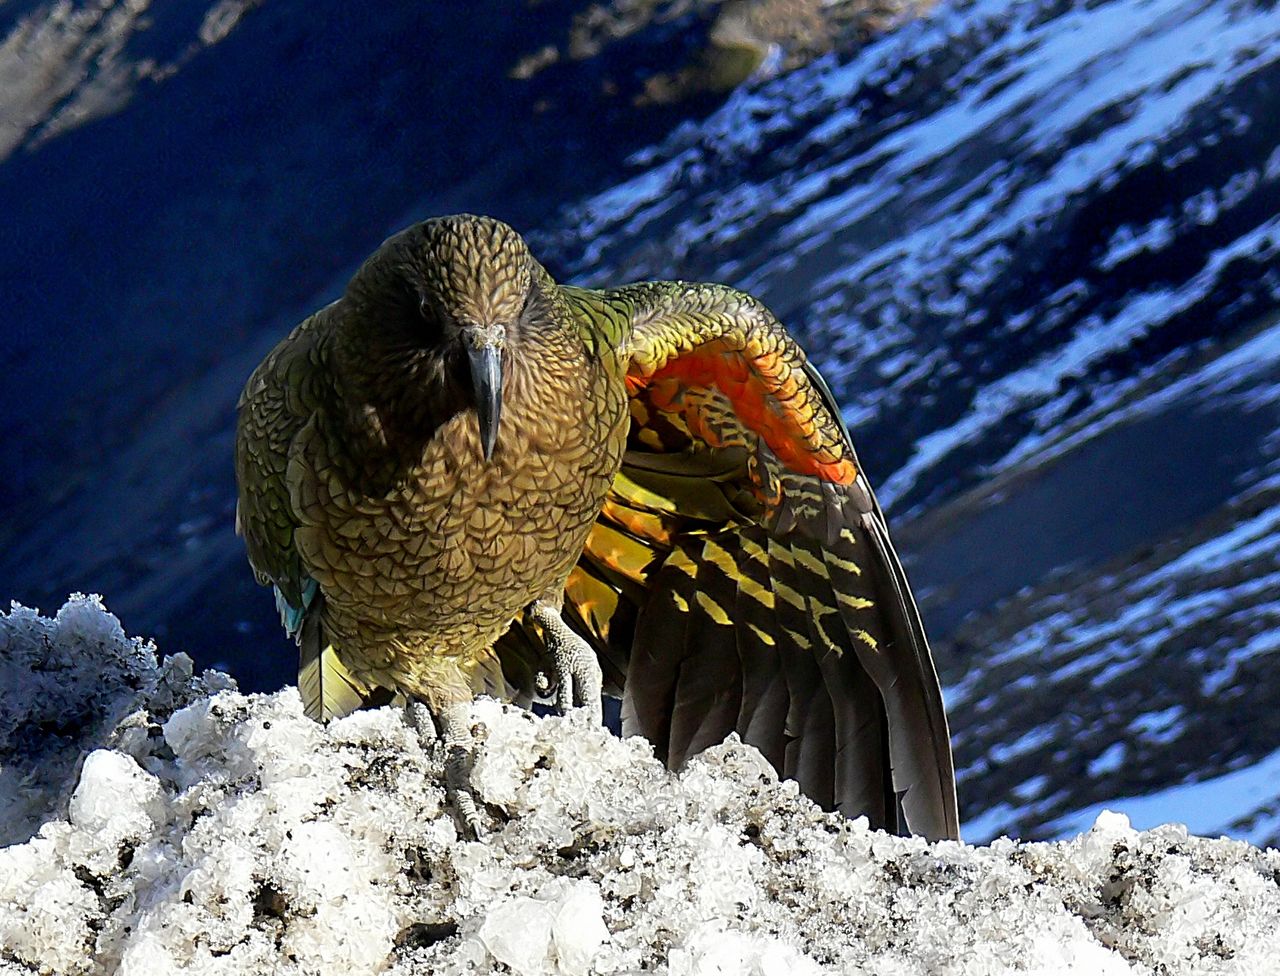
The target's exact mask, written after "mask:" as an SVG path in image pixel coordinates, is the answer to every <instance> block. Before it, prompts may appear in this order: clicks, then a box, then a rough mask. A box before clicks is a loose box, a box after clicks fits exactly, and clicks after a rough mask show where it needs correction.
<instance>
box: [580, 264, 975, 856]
mask: <svg viewBox="0 0 1280 976" xmlns="http://www.w3.org/2000/svg"><path fill="white" fill-rule="evenodd" d="M605 297H606V299H607V300H608V301H609V302H610V303H613V304H615V305H619V306H621V307H623V308H624V309H625V310H626V311H627V312H628V313H629V314H630V317H631V319H632V322H633V325H634V331H633V334H632V338H631V347H630V351H631V357H630V370H629V373H628V380H627V382H628V388H629V393H630V398H631V401H630V402H631V417H632V425H631V433H630V439H629V442H628V450H627V453H626V457H625V459H624V462H623V466H622V470H621V472H620V473H619V475H618V477H617V479H616V481H615V483H614V486H613V489H612V491H611V493H610V495H609V498H608V500H607V502H606V504H605V506H604V510H603V513H602V514H601V516H600V519H599V521H598V522H597V524H596V526H595V527H594V529H593V531H592V534H591V537H590V540H589V541H588V543H587V546H586V550H585V552H584V553H583V556H582V559H581V561H580V562H579V564H578V566H577V567H576V568H575V570H574V571H573V574H572V575H571V577H570V579H569V582H568V586H567V589H566V610H567V613H568V616H569V617H570V619H571V620H573V621H574V623H575V624H576V626H577V627H578V628H579V629H580V630H581V631H582V632H583V633H584V634H586V635H587V636H588V638H589V639H591V640H592V641H593V642H594V644H595V645H596V647H597V649H598V650H599V651H600V655H601V659H602V662H603V664H604V667H605V676H606V685H609V686H612V687H613V688H614V690H615V691H617V690H620V691H621V693H622V695H623V728H624V731H626V732H628V733H635V732H638V733H641V734H643V735H645V736H646V737H647V738H648V739H650V741H652V742H653V744H654V747H655V749H656V750H657V752H658V755H659V756H661V757H663V758H664V759H665V760H666V761H667V763H668V764H669V765H671V766H673V767H675V766H678V765H679V764H680V763H682V762H683V761H684V760H685V759H686V758H688V757H689V756H692V755H694V754H696V753H697V752H699V751H700V750H702V749H704V748H706V747H707V746H710V745H712V744H714V743H717V742H720V741H722V740H723V739H724V737H725V736H726V735H727V734H728V733H730V732H733V731H737V732H738V733H739V735H741V736H742V738H743V739H744V740H745V741H746V742H748V743H750V744H752V745H754V746H756V747H757V748H759V749H760V751H761V752H762V753H764V755H765V756H767V757H768V759H769V760H770V762H772V763H773V765H774V766H775V767H776V768H777V769H778V770H779V772H781V773H782V774H783V775H784V776H787V777H791V778H794V779H796V780H798V782H799V784H800V787H801V789H802V790H803V791H804V792H805V793H806V794H807V795H809V796H811V797H812V798H813V799H815V800H816V801H817V802H818V803H820V804H821V805H822V806H824V807H826V808H828V809H832V808H834V809H839V810H840V811H842V812H844V813H845V814H847V815H849V816H859V815H864V814H865V815H866V816H868V817H869V819H870V821H871V822H872V824H873V825H875V826H877V827H882V828H885V829H889V830H894V831H897V832H900V833H905V832H908V831H910V832H914V833H918V834H923V835H925V836H927V837H930V838H939V837H956V836H958V831H959V828H958V819H957V811H956V800H955V784H954V772H953V767H952V760H951V747H950V741H949V738H948V733H947V723H946V718H945V715H944V713H943V708H942V697H941V692H940V690H939V686H938V679H937V674H936V672H935V669H934V665H933V661H932V658H931V656H930V653H929V647H928V644H927V642H926V640H925V636H924V630H923V628H922V626H921V623H920V617H919V614H918V612H917V610H916V607H915V604H914V602H913V600H912V597H911V592H910V589H909V588H908V585H907V580H906V577H905V575H904V574H903V571H902V567H901V564H900V563H899V561H898V558H897V556H896V555H895V553H894V551H893V547H892V545H891V544H890V542H889V535H888V529H887V527H886V524H885V520H884V516H883V514H882V513H881V511H880V508H879V506H878V505H877V503H876V501H875V497H874V495H873V494H872V492H871V488H870V486H869V485H868V483H867V480H866V477H865V475H864V474H863V473H862V471H861V470H860V468H859V466H858V462H857V458H856V456H855V454H854V450H853V446H852V443H851V441H850V439H849V435H848V432H847V430H846V429H845V427H844V424H843V423H842V422H841V420H840V417H839V413H838V411H837V408H836V405H835V403H834V401H833V399H832V397H831V394H830V391H829V390H828V389H827V387H826V385H825V384H824V383H823V381H822V378H821V377H820V376H819V375H818V373H817V371H816V370H815V369H814V368H813V366H812V365H810V364H809V363H808V362H807V361H806V359H805V356H804V353H803V352H802V351H801V350H800V348H799V346H797V345H796V343H795V341H794V340H793V339H792V338H791V337H790V336H789V335H788V334H787V332H786V331H785V330H784V329H783V328H782V326H781V325H780V324H779V323H778V321H777V320H776V319H775V318H774V317H773V315H772V314H771V313H770V312H769V311H768V310H767V309H766V308H765V307H764V306H763V305H761V304H760V303H759V302H757V301H756V300H755V299H753V298H751V297H750V296H748V295H745V294H743V293H741V292H738V291H735V290H733V289H731V288H727V287H724V286H720V285H699V284H687V283H683V282H654V283H647V284H638V285H631V286H628V287H625V288H621V289H618V290H616V291H612V292H607V293H605Z"/></svg>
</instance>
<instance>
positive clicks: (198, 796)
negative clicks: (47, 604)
mask: <svg viewBox="0 0 1280 976" xmlns="http://www.w3.org/2000/svg"><path fill="white" fill-rule="evenodd" d="M3 623H4V629H3V631H0V633H3V635H4V636H3V637H2V638H0V640H3V641H4V643H3V644H0V647H2V648H3V649H4V652H5V655H6V661H5V670H6V672H7V673H6V676H5V680H6V682H8V683H9V685H8V687H11V688H14V689H22V688H28V689H29V688H32V687H35V686H41V687H42V689H43V691H42V694H47V695H48V696H50V698H49V699H48V700H46V701H43V702H36V701H33V700H31V699H32V697H33V696H32V695H31V694H30V693H29V692H21V691H18V692H15V693H17V694H19V695H20V696H22V697H24V698H25V699H26V700H24V701H23V702H21V703H13V704H10V703H6V704H5V707H6V709H7V710H6V711H4V713H3V716H2V717H0V727H2V728H3V729H4V730H5V733H4V734H5V736H6V739H5V742H6V750H7V751H6V753H5V763H6V767H5V772H6V775H5V776H4V778H3V779H0V785H2V786H3V787H4V791H5V792H4V793H3V795H0V803H4V804H6V805H7V806H6V807H5V808H6V809H10V808H14V805H15V804H16V803H17V802H18V801H17V800H16V799H15V797H16V796H17V795H18V794H20V792H21V791H22V789H24V788H25V787H24V780H23V779H22V778H21V777H13V776H9V775H8V769H9V763H10V762H11V761H12V759H11V750H12V749H13V748H14V746H13V744H12V743H13V742H15V741H17V740H21V741H22V742H23V743H35V744H36V746H39V748H41V749H43V752H42V753H41V755H43V756H44V757H45V759H46V760H53V759H56V760H57V761H58V762H60V763H62V764H63V765H64V766H65V767H66V768H67V769H69V770H77V769H78V779H77V774H76V773H72V778H73V779H77V781H76V782H73V783H71V784H69V788H68V789H67V790H65V791H64V792H65V793H66V795H65V797H61V798H59V799H57V800H56V801H54V802H50V803H46V804H45V805H44V806H43V807H37V806H33V807H31V808H30V809H31V810H32V811H36V810H37V809H39V810H42V811H43V812H42V814H41V824H42V825H37V826H36V827H35V828H33V830H34V835H33V836H31V834H32V831H27V833H26V835H24V836H20V837H19V838H18V839H19V841H20V842H18V843H13V844H11V845H10V846H9V847H7V848H3V849H0V976H10V974H18V973H31V972H41V973H57V974H65V976H74V974H108V973H120V974H131V976H152V974H156V973H192V974H215V973H218V974H224V973H225V974H258V973H262V974H265V973H282V974H299V976H300V974H304V973H305V974H318V976H328V974H334V976H337V974H343V976H346V974H351V973H373V972H383V973H389V974H393V976H410V974H428V973H433V974H434V973H438V974H453V973H459V974H460V973H492V972H506V973H518V974H546V976H551V974H575V976H577V974H588V973H615V974H624V973H625V974H636V973H641V972H652V973H659V974H668V976H711V974H734V976H745V974H757V976H775V974H776V976H784V974H787V976H789V974H802V976H806V974H824V973H849V974H864V976H871V974H877V976H878V974H894V976H907V974H920V976H925V974H928V976H946V974H955V976H959V974H998V973H1021V974H1026V973H1031V974H1041V976H1067V974H1080V976H1119V974H1153V976H1154V974H1157V973H1159V974H1167V976H1181V974H1188V976H1189V974H1209V973H1223V974H1226V973H1238V974H1242V976H1243V974H1249V976H1253V974H1262V973H1267V972H1274V971H1275V969H1274V966H1275V960H1276V959H1280V884H1278V881H1280V854H1278V853H1277V852H1275V851H1270V850H1269V851H1265V852H1264V851H1259V850H1257V849H1256V848H1252V847H1250V846H1248V845H1247V844H1243V843H1238V842H1233V841H1227V840H1206V839H1203V838H1198V837H1191V836H1188V835H1187V833H1186V831H1185V830H1183V829H1181V828H1178V827H1162V828H1159V829H1157V830H1153V831H1147V832H1138V831H1134V830H1132V829H1131V828H1130V827H1129V825H1128V823H1127V821H1125V820H1124V818H1123V817H1117V816H1114V815H1104V816H1103V817H1101V818H1099V821H1098V823H1097V824H1096V825H1095V826H1094V828H1093V829H1092V830H1090V831H1088V832H1087V833H1085V834H1084V835H1082V836H1080V837H1078V838H1076V839H1074V840H1071V841H1067V842H1062V843H1053V844H1021V843H1015V842H1012V841H1008V840H1001V841H997V842H995V843H994V844H992V845H991V846H989V847H981V848H975V847H969V846H966V845H963V844H958V843H939V844H933V845H930V844H927V843H925V842H923V841H921V840H916V839H903V838H896V837H891V836H888V835H886V834H882V833H877V832H875V831H872V830H869V829H868V827H867V825H866V822H865V821H848V820H843V819H841V818H839V817H837V816H832V815H828V814H824V813H822V812H821V811H820V810H818V809H817V808H816V807H814V806H813V805H812V804H811V803H809V802H808V801H807V800H805V799H804V798H803V797H800V796H799V795H798V794H797V792H796V790H795V788H794V786H793V785H791V784H789V783H779V782H778V781H777V779H776V777H775V776H774V775H773V773H772V771H771V770H770V768H769V767H768V765H767V764H766V763H764V761H763V760H762V759H761V758H760V756H759V754H758V753H756V752H755V751H754V750H752V749H750V748H748V747H746V746H744V745H742V744H741V743H739V742H737V741H736V740H733V739H731V740H730V741H729V742H727V743H725V744H724V745H722V746H719V747H717V748H714V749H712V750H709V751H708V752H707V753H705V754H704V755H703V756H702V757H700V758H699V759H697V760H695V761H693V762H692V763H690V764H689V766H688V767H687V768H686V769H685V770H684V771H683V772H681V773H679V774H670V773H668V772H667V771H666V770H665V769H664V768H663V767H662V766H661V764H659V763H658V762H657V761H655V760H654V758H653V755H652V753H651V750H650V749H649V747H648V746H647V744H645V743H644V742H643V741H640V740H634V739H632V740H620V739H617V738H614V737H613V736H611V735H610V734H609V733H608V732H607V731H606V730H604V729H597V728H589V727H587V726H586V725H584V724H583V723H582V721H581V719H580V718H579V717H577V716H571V717H569V718H558V717H553V718H545V719H543V718H538V717H535V716H533V715H530V714H528V713H525V712H523V711H521V710H519V709H515V708H510V707H506V706H503V705H501V704H499V703H497V702H494V701H490V700H487V699H482V700H480V701H478V702H477V703H476V705H475V709H474V712H473V717H474V720H475V722H476V724H477V727H478V731H479V732H480V734H479V735H478V739H479V741H480V743H481V744H480V747H479V755H478V757H477V764H476V781H477V784H478V789H479V792H480V794H481V796H482V798H483V799H484V800H485V801H486V803H487V811H486V816H487V817H488V821H489V826H490V833H489V836H488V837H487V838H485V839H484V840H483V841H480V842H474V841H472V842H468V841H463V840H460V839H459V835H458V830H457V827H456V825H455V821H454V819H453V817H452V815H451V813H450V807H449V806H448V804H447V802H446V796H445V791H444V788H443V785H442V782H443V780H442V766H441V757H440V755H439V753H438V750H437V749H436V748H435V746H434V743H433V742H430V741H427V742H424V741H422V740H421V739H420V737H419V734H418V733H417V732H416V731H415V730H414V729H413V727H411V726H410V725H409V724H408V723H406V721H405V720H404V717H403V715H402V713H401V712H399V711H397V710H394V709H380V710H376V711H365V712H358V713H356V714H355V715H352V716H349V717H348V718H345V719H342V720H340V721H337V722H333V723H331V724H330V725H328V726H327V727H324V726H320V725H317V724H315V723H314V722H311V721H310V720H308V719H307V718H306V717H305V716H304V715H303V713H302V707H301V703H300V701H299V698H298V696H297V693H296V692H295V691H294V690H293V689H286V690H285V691H282V692H279V693H277V694H274V695H255V696H245V695H241V694H238V693H237V692H235V691H234V690H233V689H230V688H226V687H220V688H219V687H215V686H216V685H218V684H219V683H220V682H221V679H216V678H210V677H206V678H204V679H196V678H193V677H192V676H191V674H190V668H189V665H188V666H185V667H184V668H176V666H174V665H172V664H167V665H166V666H165V667H157V665H156V664H155V661H154V658H153V655H152V654H151V652H150V649H149V648H146V647H145V646H144V645H140V644H138V643H136V642H130V641H128V640H127V639H125V638H124V636H123V634H122V633H120V630H119V624H118V623H117V622H116V621H115V619H114V618H113V617H110V616H109V615H108V614H107V613H106V612H105V611H104V610H103V609H102V607H101V604H100V603H98V602H97V601H95V600H85V599H84V598H76V599H74V600H73V601H72V602H71V603H69V604H68V605H67V607H66V608H64V610H63V612H62V613H61V614H59V616H58V618H57V619H56V620H45V619H43V618H40V617H38V616H36V615H34V614H32V613H31V612H30V611H24V610H15V611H14V612H13V614H11V615H10V616H9V617H8V618H5V619H4V621H3ZM33 645H34V646H33ZM50 666H52V667H55V668H58V669H60V672H59V673H60V675H61V677H60V679H58V680H52V681H49V682H48V683H47V686H44V685H40V683H41V682H42V681H45V677H44V676H45V675H46V672H47V669H48V668H49V667H50ZM24 669H25V671H24ZM177 675H181V676H182V681H181V682H179V683H178V684H174V682H175V681H176V677H175V676H177ZM222 683H223V684H225V682H222ZM113 688H114V689H116V690H115V691H112V690H111V689H113ZM125 689H132V690H131V691H129V692H127V693H126V691H125ZM59 703H61V704H59ZM59 708H62V709H64V710H63V711H59V710H58V709H59ZM24 709H25V711H23V710H24ZM37 713H39V715H38V717H34V716H36V715H37ZM81 723H84V725H83V727H82V725H81ZM113 723H114V724H113ZM46 727H48V728H53V729H56V730H59V731H57V735H58V736H59V738H58V743H52V742H49V741H46V740H45V739H41V737H40V735H41V733H39V730H40V729H42V728H46ZM23 729H25V730H26V731H21V730H23ZM14 730H19V731H17V732H15V731H14ZM53 734H54V733H52V732H50V733H47V735H48V736H51V735H53ZM59 743H60V745H59ZM55 746H57V748H55ZM23 748H26V746H25V745H24V746H23ZM59 748H60V749H61V751H58V750H59ZM19 755H21V753H19ZM23 775H33V774H31V773H30V769H29V768H28V773H24V774H23ZM28 836H29V839H28Z"/></svg>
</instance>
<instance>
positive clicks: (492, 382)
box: [348, 214, 540, 461]
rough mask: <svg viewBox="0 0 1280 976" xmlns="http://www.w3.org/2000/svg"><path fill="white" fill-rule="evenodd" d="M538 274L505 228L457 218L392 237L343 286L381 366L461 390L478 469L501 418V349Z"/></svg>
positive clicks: (490, 448) (508, 341) (428, 223)
mask: <svg viewBox="0 0 1280 976" xmlns="http://www.w3.org/2000/svg"><path fill="white" fill-rule="evenodd" d="M538 270H540V269H539V266H538V265H537V263H536V262H535V261H534V259H533V257H532V256H531V255H530V253H529V248H528V246H527V245H526V244H525V242H524V240H523V239H522V238H521V237H520V235H519V234H517V233H516V232H515V231H514V230H512V229H511V228H510V227H509V226H507V225H506V224H504V223H502V222H501V221H498V220H494V219H493V218H491V217H475V216H471V215H470V214H460V215H455V216H449V217H436V218H433V219H431V220H426V221H423V222H422V223H420V224H415V225H414V226H413V227H410V228H408V229H407V230H404V231H402V232H400V233H399V234H396V235H395V236H394V237H392V238H390V239H389V240H387V241H386V242H385V243H384V244H383V245H382V247H381V248H379V249H378V251H377V252H376V253H375V254H374V255H373V256H372V257H371V258H370V259H369V260H368V261H366V262H365V265H364V266H363V267H361V269H360V271H359V272H357V274H356V276H355V278H353V279H352V282H351V285H350V286H349V288H348V296H349V297H350V298H351V299H352V300H353V301H356V302H357V303H359V304H360V306H362V308H363V309H364V314H363V315H362V318H364V319H366V320H368V321H370V322H371V323H372V325H371V327H372V328H373V329H375V330H376V333H377V335H376V337H375V338H376V341H378V342H379V343H381V344H382V345H384V346H385V347H386V348H387V349H388V350H390V352H391V357H388V356H386V355H384V356H383V357H382V358H384V359H387V358H394V357H395V356H397V355H398V356H399V357H400V359H401V360H402V361H409V362H416V361H415V360H413V359H412V357H413V356H414V355H418V356H420V357H421V358H422V360H423V361H426V362H433V363H436V364H438V367H439V368H438V370H437V372H436V373H435V374H434V375H432V373H431V371H430V370H419V372H421V373H422V374H423V380H424V381H425V382H441V381H443V382H444V383H445V384H448V383H451V382H455V381H460V382H461V384H462V385H464V386H469V391H468V392H469V393H470V398H471V401H472V405H473V406H474V408H475V411H476V416H477V418H478V420H479V425H480V439H481V445H482V448H483V451H484V456H485V460H486V461H487V460H489V458H490V457H492V455H493V449H494V445H495V444H496V442H497V439H498V425H499V422H500V420H501V415H502V376H503V355H504V350H507V349H508V348H509V346H510V344H511V343H512V341H513V340H515V339H518V335H519V330H520V327H521V323H522V321H523V319H524V318H525V317H526V313H527V311H528V306H529V303H530V297H531V294H532V293H533V291H534V288H535V281H536V278H537V274H536V272H537V271H538ZM406 357H407V358H406Z"/></svg>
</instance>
